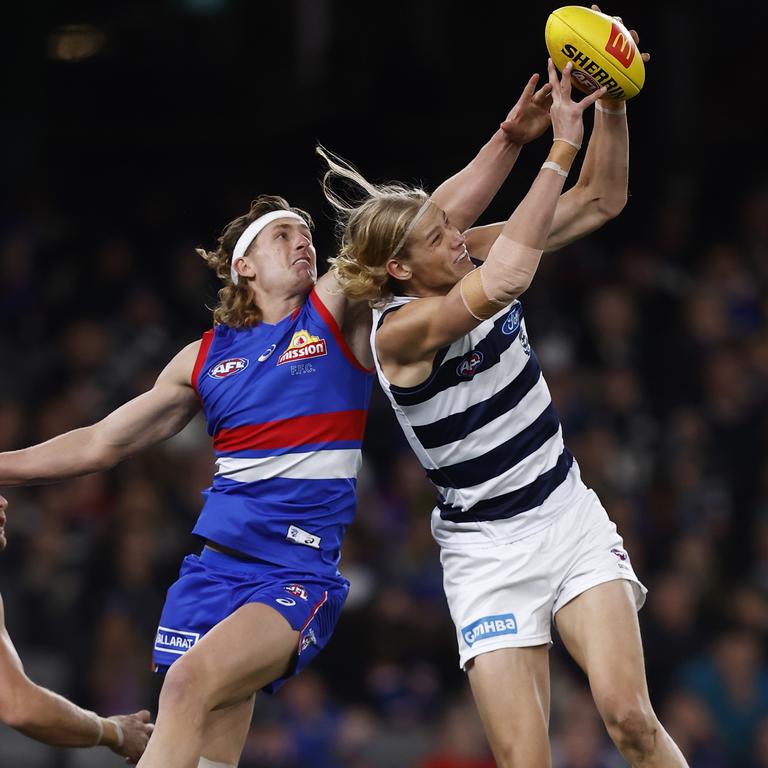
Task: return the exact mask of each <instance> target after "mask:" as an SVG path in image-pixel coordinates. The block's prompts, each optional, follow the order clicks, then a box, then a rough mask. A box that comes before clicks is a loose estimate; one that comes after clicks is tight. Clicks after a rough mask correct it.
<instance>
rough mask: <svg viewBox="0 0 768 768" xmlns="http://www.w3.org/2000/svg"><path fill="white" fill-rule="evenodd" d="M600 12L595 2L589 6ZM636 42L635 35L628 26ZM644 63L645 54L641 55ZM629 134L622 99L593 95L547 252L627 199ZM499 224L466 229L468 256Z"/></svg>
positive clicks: (614, 212) (482, 248)
mask: <svg viewBox="0 0 768 768" xmlns="http://www.w3.org/2000/svg"><path fill="white" fill-rule="evenodd" d="M592 8H593V9H594V10H597V11H599V10H600V9H599V8H598V7H597V6H594V5H593V6H592ZM630 34H631V35H632V38H633V39H634V41H635V43H637V44H638V45H639V43H640V37H639V36H638V33H637V31H636V30H634V29H633V30H630ZM641 56H642V58H643V61H644V62H648V61H649V60H650V58H651V56H650V53H647V52H646V53H642V54H641ZM628 176H629V136H628V129H627V118H626V105H625V102H617V101H615V100H613V99H610V98H606V97H604V98H602V99H599V100H598V105H597V106H596V109H595V123H594V128H593V130H592V135H591V137H590V140H589V144H588V146H587V151H586V154H585V156H584V161H583V163H582V166H581V172H580V173H579V177H578V180H577V181H576V183H575V184H574V186H573V187H571V188H570V189H568V190H567V191H565V192H564V193H563V194H562V195H561V196H560V200H559V201H558V204H557V209H556V210H555V216H554V219H553V221H552V229H551V230H550V233H549V236H548V237H547V243H546V245H545V247H544V250H545V251H546V252H550V251H556V250H558V249H559V248H563V247H564V246H566V245H568V244H570V243H572V242H574V241H575V240H579V239H581V238H582V237H584V236H586V235H588V234H589V233H590V232H594V231H595V230H596V229H599V228H600V227H601V226H603V225H604V224H605V223H606V222H608V221H610V220H611V219H613V218H615V217H616V216H618V215H619V213H621V211H622V210H623V208H624V206H625V205H626V202H627V189H628ZM503 226H504V225H503V223H497V224H488V225H486V226H482V227H474V228H473V229H470V230H468V231H467V232H466V237H467V249H468V250H469V252H470V254H471V255H472V258H474V259H478V260H480V261H484V260H485V258H486V257H487V255H488V252H489V250H490V249H491V246H492V245H493V243H494V242H495V241H496V238H497V237H498V236H499V235H500V234H501V230H502V227H503Z"/></svg>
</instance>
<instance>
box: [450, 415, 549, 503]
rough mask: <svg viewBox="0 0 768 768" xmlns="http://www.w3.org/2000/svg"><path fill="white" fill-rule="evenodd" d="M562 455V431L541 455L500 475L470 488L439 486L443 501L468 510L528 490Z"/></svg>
mask: <svg viewBox="0 0 768 768" xmlns="http://www.w3.org/2000/svg"><path fill="white" fill-rule="evenodd" d="M562 452H563V430H562V427H561V428H560V429H558V430H557V433H556V434H554V435H552V437H550V438H549V440H547V441H546V442H545V443H544V445H542V446H541V448H539V450H538V451H536V452H535V453H532V454H531V455H530V456H526V457H525V458H524V459H523V460H522V461H521V462H519V463H518V464H515V466H514V467H512V468H511V469H509V470H507V471H506V472H504V473H503V474H501V475H497V476H496V477H494V478H491V479H490V480H488V481H486V482H485V483H480V484H479V485H473V486H470V487H469V488H443V487H441V486H438V490H439V491H440V493H441V495H442V496H443V498H444V499H445V500H446V502H447V503H448V504H450V505H451V506H453V507H461V508H462V509H469V508H470V507H472V506H474V505H475V504H477V503H478V502H479V501H485V500H486V499H492V498H493V497H494V496H501V495H502V494H505V493H510V492H511V491H517V490H520V489H521V488H525V486H526V485H530V484H531V483H532V482H534V481H535V480H536V479H537V478H538V477H539V475H542V474H543V473H544V472H547V471H548V470H550V469H552V467H554V466H555V464H557V460H558V458H559V457H560V454H561V453H562Z"/></svg>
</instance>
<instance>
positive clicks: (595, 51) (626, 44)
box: [544, 5, 645, 101]
mask: <svg viewBox="0 0 768 768" xmlns="http://www.w3.org/2000/svg"><path fill="white" fill-rule="evenodd" d="M544 38H545V40H546V43H547V50H548V51H549V55H550V56H551V58H552V62H553V63H554V65H555V66H556V67H557V68H558V69H559V70H560V71H561V72H562V71H563V67H565V65H566V64H567V63H568V62H569V61H571V62H573V71H572V72H571V79H572V80H573V83H574V85H575V86H576V87H577V88H578V89H579V90H580V91H583V92H584V93H592V92H593V91H596V90H597V89H598V88H601V87H602V86H605V87H606V88H607V89H608V91H607V93H606V94H605V95H606V96H609V97H610V98H612V99H616V100H617V101H624V100H626V99H631V98H632V97H633V96H637V94H638V93H640V91H641V90H642V88H643V85H644V83H645V64H643V59H642V57H641V56H640V52H639V51H638V50H637V45H636V44H635V41H634V40H633V39H632V36H631V35H630V34H629V30H628V29H627V28H626V27H625V26H624V25H623V24H621V22H619V21H618V20H617V19H615V18H613V17H612V16H607V15H606V14H604V13H598V12H597V11H593V10H592V9H591V8H584V7H583V6H580V5H566V6H565V7H563V8H558V9H557V10H556V11H552V13H551V14H550V16H549V18H548V19H547V26H546V29H545V31H544Z"/></svg>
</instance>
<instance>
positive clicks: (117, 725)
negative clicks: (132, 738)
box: [109, 717, 125, 749]
mask: <svg viewBox="0 0 768 768" xmlns="http://www.w3.org/2000/svg"><path fill="white" fill-rule="evenodd" d="M109 722H110V723H112V724H113V725H114V726H115V730H116V731H117V744H116V745H115V748H116V749H120V748H121V747H122V746H123V744H125V732H124V731H123V726H122V725H120V723H118V722H117V720H115V719H114V718H112V717H110V718H109Z"/></svg>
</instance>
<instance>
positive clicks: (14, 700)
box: [0, 598, 153, 763]
mask: <svg viewBox="0 0 768 768" xmlns="http://www.w3.org/2000/svg"><path fill="white" fill-rule="evenodd" d="M0 722H3V723H5V724H6V725H8V726H10V727H11V728H14V729H15V730H17V731H19V732H20V733H23V734H24V735H25V736H29V737H30V738H33V739H36V740H38V741H42V742H44V743H46V744H50V745H52V746H55V747H94V746H104V747H109V748H110V749H111V750H113V751H114V752H116V753H117V754H119V755H121V756H123V757H125V758H126V759H127V760H128V762H131V763H135V762H136V761H137V760H138V759H139V757H141V754H142V752H143V751H144V748H145V747H146V745H147V741H148V740H149V737H150V735H151V733H152V728H153V726H152V724H151V723H150V722H149V712H148V711H146V710H144V711H142V712H137V713H135V714H133V715H117V716H115V717H111V718H107V717H100V716H99V715H97V714H96V713H95V712H89V711H87V710H84V709H81V708H80V707H78V706H77V705H76V704H73V703H72V702H71V701H68V700H67V699H65V698H64V697H63V696H59V695H58V694H57V693H54V692H53V691H49V690H47V689H46V688H42V687H41V686H39V685H37V684H35V683H34V682H33V681H32V680H30V679H29V678H28V677H27V675H26V673H25V672H24V666H23V664H22V662H21V659H20V658H19V654H18V653H17V652H16V648H15V647H14V645H13V642H12V641H11V638H10V636H9V634H8V631H7V630H6V628H5V617H4V611H3V602H2V598H0Z"/></svg>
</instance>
